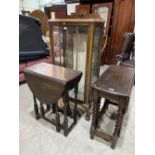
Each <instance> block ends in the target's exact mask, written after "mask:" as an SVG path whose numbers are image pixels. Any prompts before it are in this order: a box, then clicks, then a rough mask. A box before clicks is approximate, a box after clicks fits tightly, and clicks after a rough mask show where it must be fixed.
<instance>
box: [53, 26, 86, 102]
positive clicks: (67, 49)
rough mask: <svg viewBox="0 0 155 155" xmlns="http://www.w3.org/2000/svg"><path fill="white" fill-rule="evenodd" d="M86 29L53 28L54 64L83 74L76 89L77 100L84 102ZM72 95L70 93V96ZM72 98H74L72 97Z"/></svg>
mask: <svg viewBox="0 0 155 155" xmlns="http://www.w3.org/2000/svg"><path fill="white" fill-rule="evenodd" d="M87 35H88V28H87V27H85V26H54V31H53V40H54V61H55V64H57V65H61V66H65V67H67V68H71V69H75V70H79V71H82V72H83V75H82V78H81V80H80V83H79V87H78V99H79V100H82V101H83V100H84V85H85V69H86V59H87V58H86V56H87V55H86V53H87ZM73 95H74V93H73V92H71V93H70V96H73ZM73 97H74V96H73Z"/></svg>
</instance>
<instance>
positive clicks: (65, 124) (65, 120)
mask: <svg viewBox="0 0 155 155" xmlns="http://www.w3.org/2000/svg"><path fill="white" fill-rule="evenodd" d="M68 104H69V100H68V92H66V93H65V94H64V123H63V127H64V136H67V135H68V118H67V107H68Z"/></svg>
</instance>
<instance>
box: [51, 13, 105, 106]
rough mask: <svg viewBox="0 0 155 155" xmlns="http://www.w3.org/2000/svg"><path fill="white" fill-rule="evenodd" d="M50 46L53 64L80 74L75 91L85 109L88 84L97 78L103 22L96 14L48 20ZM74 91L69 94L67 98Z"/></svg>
mask: <svg viewBox="0 0 155 155" xmlns="http://www.w3.org/2000/svg"><path fill="white" fill-rule="evenodd" d="M49 25H50V41H51V42H50V44H51V51H50V56H51V61H52V63H53V64H57V65H60V66H65V67H68V68H71V69H75V70H79V71H82V72H83V75H82V78H81V81H80V83H79V89H78V100H79V101H82V102H83V104H84V105H85V106H84V107H89V106H88V105H89V101H90V96H91V95H90V94H91V90H90V85H91V83H92V82H93V81H94V80H96V79H97V78H98V76H99V71H100V50H101V44H102V36H103V32H104V30H103V26H104V21H103V20H102V19H101V17H100V16H99V15H91V16H90V15H89V17H88V16H85V17H78V16H76V17H74V18H73V17H68V19H67V18H66V19H55V20H53V19H51V20H49ZM72 95H73V96H74V92H71V93H70V97H71V98H72Z"/></svg>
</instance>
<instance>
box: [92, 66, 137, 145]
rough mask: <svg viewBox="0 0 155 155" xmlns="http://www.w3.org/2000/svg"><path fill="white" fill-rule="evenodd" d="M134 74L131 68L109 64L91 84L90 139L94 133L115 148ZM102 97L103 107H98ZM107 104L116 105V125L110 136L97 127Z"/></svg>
mask: <svg viewBox="0 0 155 155" xmlns="http://www.w3.org/2000/svg"><path fill="white" fill-rule="evenodd" d="M134 75H135V72H134V69H133V68H128V67H123V66H116V65H111V66H110V67H109V68H108V69H107V70H106V71H105V72H104V73H103V74H102V75H101V76H100V77H99V79H98V80H97V81H96V82H95V83H94V84H93V85H92V89H93V117H92V124H91V129H90V136H91V139H93V138H94V136H95V135H96V136H99V137H100V138H103V139H105V140H107V141H109V142H111V143H112V145H111V147H112V148H115V145H116V142H117V140H118V138H119V136H120V131H121V126H122V122H123V118H124V114H125V112H126V111H127V107H128V103H129V98H130V93H131V90H132V86H133V83H134ZM102 97H103V98H105V103H104V105H103V107H102V108H100V100H101V98H102ZM109 104H114V105H116V106H118V111H117V114H116V125H115V129H114V133H113V135H112V136H111V135H107V134H106V133H104V132H101V131H99V130H98V129H97V128H98V122H99V120H100V118H101V116H102V115H103V114H104V113H105V112H106V110H107V109H108V105H109Z"/></svg>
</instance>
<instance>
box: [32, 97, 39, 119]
mask: <svg viewBox="0 0 155 155" xmlns="http://www.w3.org/2000/svg"><path fill="white" fill-rule="evenodd" d="M33 100H34V113H35V118H36V119H39V116H40V115H39V112H38V105H37V100H36V97H35V96H34V95H33Z"/></svg>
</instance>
